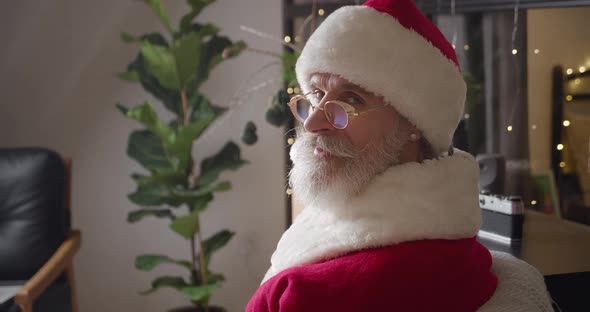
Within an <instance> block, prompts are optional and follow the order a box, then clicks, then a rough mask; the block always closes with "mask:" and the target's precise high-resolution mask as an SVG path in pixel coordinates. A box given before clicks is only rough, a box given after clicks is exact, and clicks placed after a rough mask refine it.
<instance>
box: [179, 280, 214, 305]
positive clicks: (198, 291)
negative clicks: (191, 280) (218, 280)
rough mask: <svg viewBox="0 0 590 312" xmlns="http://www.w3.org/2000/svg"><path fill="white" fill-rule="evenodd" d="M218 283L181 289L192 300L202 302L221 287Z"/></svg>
mask: <svg viewBox="0 0 590 312" xmlns="http://www.w3.org/2000/svg"><path fill="white" fill-rule="evenodd" d="M220 287H221V286H220V285H218V284H210V285H205V286H189V287H182V288H181V289H180V291H182V293H184V294H185V295H186V296H187V297H189V298H190V299H191V300H192V301H196V302H201V301H203V299H206V298H208V297H209V296H211V295H212V294H213V292H214V291H215V290H216V289H218V288H220Z"/></svg>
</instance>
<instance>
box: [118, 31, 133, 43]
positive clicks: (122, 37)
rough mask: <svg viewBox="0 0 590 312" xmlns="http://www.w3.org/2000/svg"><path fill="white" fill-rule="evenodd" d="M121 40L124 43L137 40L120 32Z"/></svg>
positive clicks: (128, 34)
mask: <svg viewBox="0 0 590 312" xmlns="http://www.w3.org/2000/svg"><path fill="white" fill-rule="evenodd" d="M121 40H123V42H125V43H132V42H136V41H137V38H135V37H134V36H133V35H131V34H130V33H126V32H122V33H121Z"/></svg>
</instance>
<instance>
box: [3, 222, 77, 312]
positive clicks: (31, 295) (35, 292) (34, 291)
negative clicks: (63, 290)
mask: <svg viewBox="0 0 590 312" xmlns="http://www.w3.org/2000/svg"><path fill="white" fill-rule="evenodd" d="M79 249H80V231H78V230H72V231H71V232H70V234H69V235H68V238H67V239H66V240H65V241H64V242H63V243H62V244H61V246H59V248H58V249H57V250H56V251H55V253H54V254H53V255H52V256H51V258H49V260H47V262H45V264H44V265H43V266H42V267H41V269H39V271H37V273H35V275H33V277H31V279H30V280H28V281H27V283H26V284H25V285H24V286H23V287H22V288H21V289H20V290H19V291H18V292H17V293H16V296H15V297H14V302H15V303H16V304H18V305H19V306H20V307H21V309H22V310H23V311H31V309H32V305H33V301H34V300H35V299H37V298H38V297H39V296H40V295H41V293H43V291H45V289H47V287H49V285H50V284H51V283H52V282H53V281H54V280H55V279H56V278H57V277H58V276H59V275H60V274H61V273H62V272H63V271H64V270H65V268H66V266H67V265H68V264H69V263H71V262H72V260H73V258H74V255H75V254H76V252H77V251H78V250H79Z"/></svg>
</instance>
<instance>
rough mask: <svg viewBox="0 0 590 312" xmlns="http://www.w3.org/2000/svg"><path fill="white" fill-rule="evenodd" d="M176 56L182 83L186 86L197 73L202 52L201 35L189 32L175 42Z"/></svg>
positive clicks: (182, 85) (179, 78)
mask: <svg viewBox="0 0 590 312" xmlns="http://www.w3.org/2000/svg"><path fill="white" fill-rule="evenodd" d="M173 51H174V58H175V60H176V71H177V73H178V80H179V81H180V85H181V87H182V88H184V87H185V86H186V85H187V83H188V82H189V81H190V80H191V79H192V78H193V76H194V75H195V71H196V69H197V65H198V64H199V60H200V57H201V56H200V54H201V37H200V36H199V35H198V34H196V33H189V34H187V35H185V36H182V37H181V38H180V39H178V40H176V41H175V42H174V50H173Z"/></svg>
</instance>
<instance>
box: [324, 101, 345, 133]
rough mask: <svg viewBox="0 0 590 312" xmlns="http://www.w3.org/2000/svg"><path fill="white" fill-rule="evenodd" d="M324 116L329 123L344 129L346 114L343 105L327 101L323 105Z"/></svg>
mask: <svg viewBox="0 0 590 312" xmlns="http://www.w3.org/2000/svg"><path fill="white" fill-rule="evenodd" d="M324 110H325V111H326V117H328V120H329V121H330V123H331V124H332V125H333V126H334V127H335V128H338V129H344V128H346V126H347V125H348V114H347V113H346V110H345V109H344V107H342V106H340V105H339V104H338V103H335V102H327V103H326V105H325V106H324Z"/></svg>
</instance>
